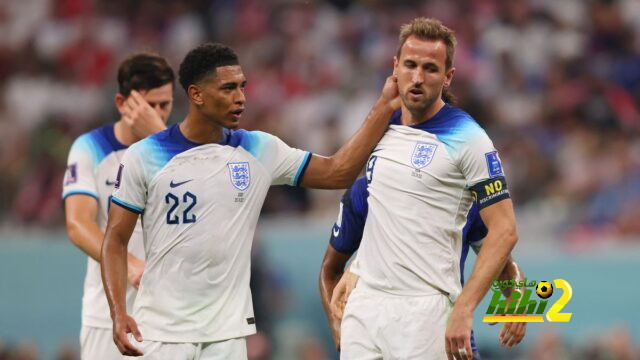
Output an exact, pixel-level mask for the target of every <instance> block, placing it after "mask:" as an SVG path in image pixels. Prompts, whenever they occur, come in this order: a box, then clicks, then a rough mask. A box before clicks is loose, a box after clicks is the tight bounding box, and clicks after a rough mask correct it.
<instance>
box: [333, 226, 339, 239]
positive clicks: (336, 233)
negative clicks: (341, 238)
mask: <svg viewBox="0 0 640 360" xmlns="http://www.w3.org/2000/svg"><path fill="white" fill-rule="evenodd" d="M338 235H340V228H339V227H337V226H334V227H333V237H338Z"/></svg>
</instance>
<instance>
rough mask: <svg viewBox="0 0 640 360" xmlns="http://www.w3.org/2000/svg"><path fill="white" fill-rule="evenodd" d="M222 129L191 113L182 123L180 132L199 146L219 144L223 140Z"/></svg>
mask: <svg viewBox="0 0 640 360" xmlns="http://www.w3.org/2000/svg"><path fill="white" fill-rule="evenodd" d="M222 131H223V129H222V127H221V126H220V125H217V124H215V123H213V122H210V121H206V120H204V119H201V118H198V117H196V116H194V114H193V113H189V114H188V115H187V117H186V118H185V119H184V121H183V122H181V123H180V132H181V133H182V135H184V137H186V138H187V139H188V140H189V141H192V142H194V143H197V144H217V143H219V142H220V139H221V138H222Z"/></svg>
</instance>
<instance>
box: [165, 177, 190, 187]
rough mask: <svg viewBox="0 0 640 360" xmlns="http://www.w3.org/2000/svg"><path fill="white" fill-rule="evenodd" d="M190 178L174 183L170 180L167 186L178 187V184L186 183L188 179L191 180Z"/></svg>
mask: <svg viewBox="0 0 640 360" xmlns="http://www.w3.org/2000/svg"><path fill="white" fill-rule="evenodd" d="M192 180H193V179H191V180H187V181H181V182H177V183H174V182H173V180H171V182H170V183H169V186H170V187H172V188H174V187H178V186H180V185H184V184H186V183H188V182H189V181H192Z"/></svg>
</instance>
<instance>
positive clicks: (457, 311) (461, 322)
mask: <svg viewBox="0 0 640 360" xmlns="http://www.w3.org/2000/svg"><path fill="white" fill-rule="evenodd" d="M472 326H473V313H472V312H470V311H466V310H464V309H463V308H461V307H459V306H454V307H453V311H452V312H451V317H450V318H449V323H448V324H447V330H446V332H445V335H444V337H445V351H446V352H447V358H448V359H449V360H471V359H472V358H473V352H472V351H471V327H472Z"/></svg>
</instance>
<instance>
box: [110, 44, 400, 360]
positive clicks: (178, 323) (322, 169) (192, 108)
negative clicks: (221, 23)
mask: <svg viewBox="0 0 640 360" xmlns="http://www.w3.org/2000/svg"><path fill="white" fill-rule="evenodd" d="M179 76H180V84H181V85H182V87H183V88H184V89H185V91H186V92H187V95H188V98H189V113H188V115H187V117H186V118H185V119H184V121H183V122H182V123H180V124H177V125H174V126H172V127H170V128H169V129H167V130H165V131H162V132H160V133H157V134H155V135H153V136H150V137H148V138H146V139H144V140H142V141H140V142H138V143H137V144H135V145H134V146H132V147H131V148H129V150H128V151H127V152H126V153H125V155H124V157H123V160H122V165H121V167H120V170H121V171H120V173H119V175H118V179H117V184H116V190H115V192H114V193H113V200H112V201H113V203H114V206H111V209H110V212H109V221H108V225H107V231H106V234H105V240H104V246H103V248H102V255H103V258H104V261H103V262H102V275H103V283H104V285H105V289H106V293H107V297H108V299H109V305H110V308H111V314H112V318H113V328H114V334H113V335H114V340H115V342H116V344H117V346H118V348H119V349H120V351H121V352H122V353H123V354H125V355H133V356H141V355H143V354H144V356H145V358H147V359H184V358H186V357H185V356H189V358H190V359H244V358H246V357H247V353H246V344H245V339H244V337H245V336H247V335H250V334H253V333H255V331H256V329H255V318H254V314H253V306H252V300H251V293H250V291H249V274H250V251H251V244H252V240H253V235H254V232H255V228H256V223H257V221H258V216H259V214H260V209H261V207H262V204H263V202H264V198H265V196H266V194H267V190H268V189H269V187H270V186H271V185H278V184H288V185H292V186H298V185H300V186H307V187H316V188H346V187H348V186H349V185H351V183H352V182H353V180H354V179H355V178H356V176H357V174H358V172H359V171H360V170H361V168H362V167H363V166H364V164H365V162H366V160H367V157H368V156H369V154H370V153H371V151H372V150H373V148H374V146H375V144H376V143H377V142H378V140H380V138H381V137H382V135H383V134H384V132H385V130H386V129H387V126H388V121H389V118H390V117H391V115H392V114H393V111H394V110H395V109H397V108H398V107H399V98H398V87H397V85H396V82H395V78H394V77H393V76H390V77H389V78H388V79H387V82H386V83H385V86H384V88H383V91H382V94H381V96H380V98H379V99H378V101H377V102H376V104H375V105H374V106H373V108H372V110H371V111H370V113H369V116H368V117H367V120H366V121H365V123H364V124H363V125H362V127H361V128H360V129H359V131H358V132H357V133H356V135H354V137H353V138H352V139H351V140H350V141H349V142H347V144H345V145H344V146H343V147H342V148H341V149H340V150H338V152H336V153H335V154H334V155H333V156H331V157H328V158H327V157H322V156H318V155H312V154H311V153H309V152H306V151H302V150H298V149H294V148H291V147H289V146H287V145H286V144H285V143H284V142H282V141H281V140H280V139H278V138H277V137H275V136H273V135H270V134H267V133H264V132H259V131H245V130H242V129H238V127H239V121H240V117H241V115H242V112H243V110H244V107H245V96H244V88H245V85H246V78H245V76H244V74H243V72H242V68H241V67H240V65H239V62H238V58H237V56H236V54H235V53H234V52H233V50H232V49H231V48H229V47H227V46H224V45H221V44H204V45H201V46H199V47H197V48H195V49H193V50H192V51H190V52H189V53H188V54H187V56H186V57H185V59H184V60H183V62H182V64H181V65H180V72H179ZM230 129H233V130H230ZM143 213H144V224H143V232H144V238H145V241H146V242H145V255H146V264H147V266H146V269H145V275H144V277H143V278H142V281H141V283H140V290H139V293H138V297H137V298H136V301H135V304H134V309H133V317H131V316H130V315H129V313H128V312H127V309H126V306H125V284H126V273H127V262H126V247H127V243H128V241H129V237H130V235H131V232H132V231H133V228H134V226H135V223H136V221H137V219H138V216H139V215H140V214H143ZM134 318H135V320H134ZM138 323H139V324H140V328H139V329H138ZM128 333H132V335H133V338H135V340H137V342H138V343H137V344H135V345H134V344H132V342H134V341H133V339H131V338H129V337H128ZM186 354H191V355H186Z"/></svg>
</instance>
